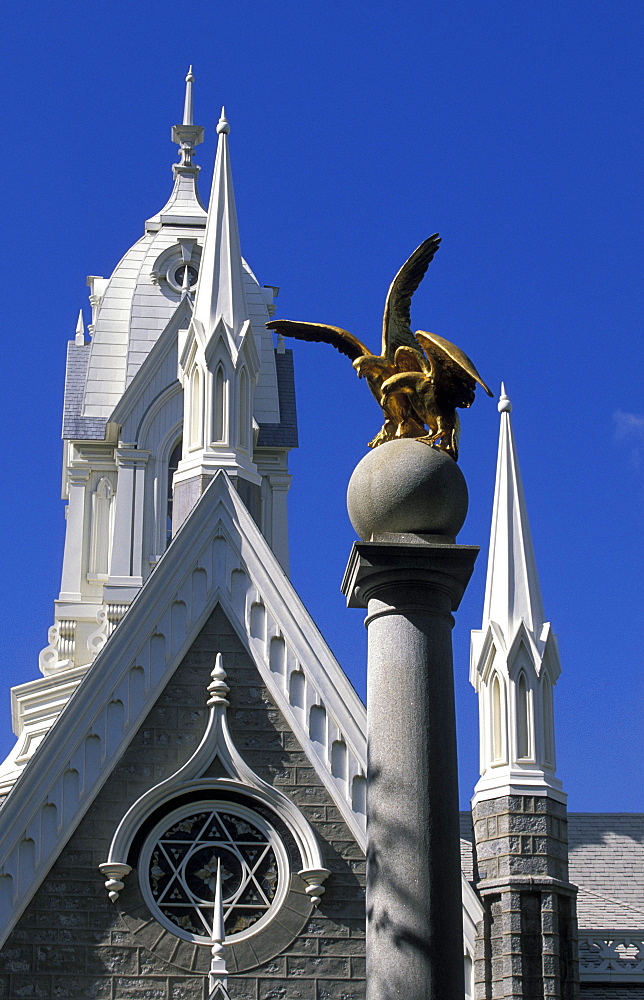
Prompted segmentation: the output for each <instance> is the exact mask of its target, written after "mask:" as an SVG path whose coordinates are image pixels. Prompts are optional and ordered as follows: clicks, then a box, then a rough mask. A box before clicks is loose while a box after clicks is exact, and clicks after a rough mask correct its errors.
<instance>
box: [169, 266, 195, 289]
mask: <svg viewBox="0 0 644 1000" xmlns="http://www.w3.org/2000/svg"><path fill="white" fill-rule="evenodd" d="M186 270H187V271H188V288H194V286H195V285H196V284H197V278H198V277H199V272H198V271H197V268H196V267H195V266H194V264H179V266H178V267H175V268H174V270H172V269H171V270H170V271H169V272H168V281H169V282H170V284H171V285H174V287H175V288H178V289H182V288H183V282H184V280H185V274H186Z"/></svg>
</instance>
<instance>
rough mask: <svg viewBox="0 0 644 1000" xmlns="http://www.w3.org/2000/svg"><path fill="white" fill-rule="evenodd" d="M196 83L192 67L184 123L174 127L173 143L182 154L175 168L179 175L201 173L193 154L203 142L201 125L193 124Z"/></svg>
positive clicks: (188, 79)
mask: <svg viewBox="0 0 644 1000" xmlns="http://www.w3.org/2000/svg"><path fill="white" fill-rule="evenodd" d="M194 82H195V77H194V73H193V72H192V66H191V67H190V69H189V70H188V75H187V76H186V95H185V98H184V102H183V123H182V124H181V125H173V126H172V141H173V142H176V143H177V144H178V146H179V151H180V153H181V160H180V161H179V163H175V164H174V166H173V170H174V172H175V174H176V173H177V171H179V173H182V172H183V173H193V174H196V173H198V171H199V167H197V166H195V165H194V164H193V162H192V154H193V153H194V151H195V146H198V145H199V143H200V142H203V128H202V127H201V125H193V124H192V85H193V83H194Z"/></svg>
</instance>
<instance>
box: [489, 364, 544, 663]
mask: <svg viewBox="0 0 644 1000" xmlns="http://www.w3.org/2000/svg"><path fill="white" fill-rule="evenodd" d="M498 409H499V412H500V414H501V427H500V433H499V451H498V459H497V467H496V486H495V490H494V507H493V513H492V532H491V536H490V552H489V558H488V569H487V581H486V585H485V602H484V609H483V621H484V622H488V621H493V622H496V624H497V625H498V626H499V627H500V628H501V630H502V632H503V635H504V636H505V640H506V642H507V643H508V644H509V643H510V642H511V641H512V639H513V638H514V635H515V632H516V628H517V626H518V624H519V622H520V621H521V620H523V621H524V622H525V625H526V627H527V628H528V629H529V630H530V631H531V632H532V633H533V634H534V635H535V636H538V635H539V633H540V631H541V626H542V625H543V623H544V620H545V619H544V613H543V604H542V600H541V587H540V585H539V577H538V575H537V565H536V561H535V557H534V549H533V546H532V535H531V533H530V525H529V522H528V512H527V508H526V503H525V496H524V493H523V484H522V482H521V472H520V470H519V462H518V459H517V453H516V447H515V443H514V435H513V432H512V424H511V421H510V413H511V412H512V403H511V402H510V399H509V397H508V396H507V394H506V391H505V385H504V384H503V383H502V384H501V397H500V399H499V403H498Z"/></svg>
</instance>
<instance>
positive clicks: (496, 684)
mask: <svg viewBox="0 0 644 1000" xmlns="http://www.w3.org/2000/svg"><path fill="white" fill-rule="evenodd" d="M490 708H491V716H492V726H491V732H492V762H493V763H502V762H503V761H505V733H504V727H505V713H504V706H503V687H502V681H501V679H500V677H499V675H498V674H496V673H495V674H494V676H493V678H492V684H491V687H490Z"/></svg>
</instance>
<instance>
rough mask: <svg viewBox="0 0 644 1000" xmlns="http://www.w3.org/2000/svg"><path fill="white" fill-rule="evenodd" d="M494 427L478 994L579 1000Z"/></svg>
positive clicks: (519, 560) (558, 837)
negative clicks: (481, 913) (494, 484)
mask: <svg viewBox="0 0 644 1000" xmlns="http://www.w3.org/2000/svg"><path fill="white" fill-rule="evenodd" d="M511 411H512V404H511V403H510V400H509V398H508V396H507V395H506V393H505V387H504V386H502V388H501V398H500V401H499V412H500V414H501V428H500V435H499V450H498V460H497V469H496V486H495V493H494V507H493V514H492V532H491V538H490V552H489V558H488V568H487V581H486V587H485V603H484V612H483V628H482V629H480V630H477V631H474V632H472V641H471V665H470V680H471V683H472V684H473V686H474V688H475V689H476V691H477V693H478V696H479V720H480V723H479V732H480V771H481V777H480V779H479V781H478V783H477V785H476V788H475V793H474V798H473V800H472V806H473V821H474V837H475V852H476V869H477V870H476V871H475V876H476V887H477V889H478V891H479V893H480V894H481V898H482V901H483V903H484V911H485V916H484V921H483V925H482V929H481V932H480V935H479V940H478V944H477V949H478V954H477V961H476V976H475V978H476V989H477V993H476V996H477V997H478V998H480V1000H492V998H495V1000H496V998H504V1000H546V998H548V1000H555V998H557V1000H572V998H574V997H577V996H578V989H579V987H578V985H576V984H577V978H578V977H577V969H576V942H575V935H576V917H575V892H576V890H575V887H574V886H572V885H571V883H570V882H569V879H568V842H567V817H566V795H565V793H564V792H563V790H562V786H561V782H560V781H559V780H558V778H557V777H556V775H555V730H554V710H553V688H554V685H555V684H556V682H557V678H558V677H559V674H560V669H561V668H560V664H559V653H558V649H557V641H556V637H555V635H554V633H553V631H552V627H551V625H550V623H549V622H546V621H545V614H544V611H543V604H542V599H541V588H540V586H539V579H538V576H537V567H536V561H535V556H534V550H533V546H532V538H531V534H530V526H529V524H528V515H527V510H526V504H525V497H524V494H523V486H522V483H521V474H520V471H519V464H518V460H517V454H516V448H515V444H514V437H513V433H512V425H511V422H510V413H511Z"/></svg>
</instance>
